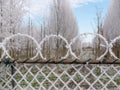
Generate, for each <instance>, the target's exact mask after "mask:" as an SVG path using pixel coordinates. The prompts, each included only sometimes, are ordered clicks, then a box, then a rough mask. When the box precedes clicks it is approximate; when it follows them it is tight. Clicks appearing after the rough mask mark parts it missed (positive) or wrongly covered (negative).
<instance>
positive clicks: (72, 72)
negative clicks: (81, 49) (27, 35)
mask: <svg viewBox="0 0 120 90" xmlns="http://www.w3.org/2000/svg"><path fill="white" fill-rule="evenodd" d="M0 67H1V71H0V75H1V77H0V90H119V86H120V66H119V65H81V64H79V65H75V64H66V65H63V64H16V65H11V66H8V67H4V65H3V64H1V66H0ZM13 67H14V68H13ZM12 70H14V72H12Z"/></svg>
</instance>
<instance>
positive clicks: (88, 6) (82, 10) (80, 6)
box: [25, 0, 110, 33]
mask: <svg viewBox="0 0 120 90" xmlns="http://www.w3.org/2000/svg"><path fill="white" fill-rule="evenodd" d="M51 1H52V0H37V1H36V2H35V0H26V7H25V9H26V10H28V11H29V10H30V11H29V12H30V13H31V19H33V21H34V23H36V24H38V25H39V22H40V18H39V17H42V16H44V15H45V14H46V10H48V8H49V7H47V6H49V5H48V4H49V3H50V2H51ZM63 1H64V0H63ZM109 2H110V0H70V3H71V6H72V8H73V11H74V14H75V16H76V20H77V23H78V26H79V31H80V33H85V32H94V31H95V30H94V28H95V17H96V11H97V10H96V7H98V8H101V9H102V14H103V17H105V15H106V13H107V9H108V6H109ZM27 6H28V7H29V8H28V7H27ZM44 12H45V14H44ZM28 16H29V15H27V14H26V16H25V21H27V20H28V18H26V17H28Z"/></svg>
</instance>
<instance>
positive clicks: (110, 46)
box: [109, 36, 120, 59]
mask: <svg viewBox="0 0 120 90" xmlns="http://www.w3.org/2000/svg"><path fill="white" fill-rule="evenodd" d="M119 39H120V36H118V37H116V38H115V39H113V40H112V41H111V42H110V44H109V52H110V54H111V55H112V56H113V57H114V58H115V59H120V58H118V57H117V56H116V55H115V54H114V53H113V51H112V48H113V44H114V43H115V42H116V41H117V40H119Z"/></svg>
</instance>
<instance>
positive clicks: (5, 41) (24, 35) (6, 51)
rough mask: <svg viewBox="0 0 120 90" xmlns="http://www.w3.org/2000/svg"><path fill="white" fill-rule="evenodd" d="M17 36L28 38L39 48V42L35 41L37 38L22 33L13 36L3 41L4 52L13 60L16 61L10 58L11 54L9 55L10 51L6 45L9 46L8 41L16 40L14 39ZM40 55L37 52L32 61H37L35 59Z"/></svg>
mask: <svg viewBox="0 0 120 90" xmlns="http://www.w3.org/2000/svg"><path fill="white" fill-rule="evenodd" d="M17 36H21V37H27V38H29V39H31V40H32V41H34V43H35V44H36V47H37V48H39V44H38V42H37V41H36V40H35V38H33V37H31V36H30V35H27V34H21V33H18V34H14V35H11V36H9V37H7V38H5V39H4V40H3V50H4V51H5V54H6V55H7V56H8V57H9V58H10V59H11V60H14V58H12V57H11V56H10V54H9V53H8V50H7V49H6V47H5V46H6V44H7V41H9V40H10V39H12V38H14V37H17ZM38 54H39V52H37V53H36V55H35V56H33V57H32V58H30V59H32V60H33V59H35V58H36V57H37V56H38Z"/></svg>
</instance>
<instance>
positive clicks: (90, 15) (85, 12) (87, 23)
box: [73, 0, 110, 33]
mask: <svg viewBox="0 0 120 90" xmlns="http://www.w3.org/2000/svg"><path fill="white" fill-rule="evenodd" d="M109 3H110V0H102V1H98V2H88V3H87V4H82V5H80V6H79V7H76V8H73V10H74V14H75V16H76V20H77V22H78V26H79V31H80V33H86V32H94V31H95V17H96V11H97V10H96V7H98V8H100V9H101V10H102V16H103V17H105V15H106V13H107V10H108V6H109Z"/></svg>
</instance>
